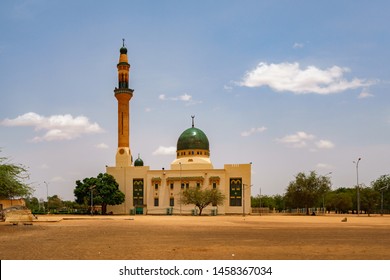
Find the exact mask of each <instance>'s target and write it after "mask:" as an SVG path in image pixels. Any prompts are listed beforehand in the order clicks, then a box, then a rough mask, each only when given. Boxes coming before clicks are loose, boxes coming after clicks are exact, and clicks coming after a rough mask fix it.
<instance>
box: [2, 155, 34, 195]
mask: <svg viewBox="0 0 390 280" xmlns="http://www.w3.org/2000/svg"><path fill="white" fill-rule="evenodd" d="M28 178H29V175H28V173H27V169H26V168H25V167H23V166H22V165H16V164H13V163H11V162H10V161H9V160H8V159H7V158H5V157H0V198H3V199H13V198H17V197H22V198H24V197H28V196H29V195H31V194H32V192H33V190H32V188H31V187H30V186H29V185H28V184H26V183H24V181H25V180H27V179H28Z"/></svg>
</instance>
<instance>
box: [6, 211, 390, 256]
mask: <svg viewBox="0 0 390 280" xmlns="http://www.w3.org/2000/svg"><path fill="white" fill-rule="evenodd" d="M342 218H344V216H302V217H298V216H246V217H245V218H244V217H242V216H217V217H208V216H204V217H193V216H94V217H89V216H39V218H38V222H34V223H33V225H22V224H19V225H17V226H14V225H11V224H9V223H5V222H1V223H0V244H1V245H0V259H2V260H12V259H13V260H26V259H39V260H52V259H59V260H85V259H88V260H100V259H103V260H104V259H111V260H130V259H138V260H152V259H165V260H171V259H181V260H194V259H202V260H209V259H214V260H217V259H220V260H231V259H239V260H244V259H259V260H261V259H263V260H267V259H268V260H286V259H287V260H290V259H293V260H345V259H347V260H369V259H382V260H390V217H389V216H384V217H380V216H376V217H367V216H360V217H356V216H355V217H353V216H348V221H347V222H341V220H342ZM60 219H62V220H60ZM54 220H57V221H54Z"/></svg>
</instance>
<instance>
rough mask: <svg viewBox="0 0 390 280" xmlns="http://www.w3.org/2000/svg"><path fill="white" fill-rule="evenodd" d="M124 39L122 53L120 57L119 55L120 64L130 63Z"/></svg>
mask: <svg viewBox="0 0 390 280" xmlns="http://www.w3.org/2000/svg"><path fill="white" fill-rule="evenodd" d="M122 40H123V45H122V47H121V48H120V50H119V51H120V53H121V55H120V57H119V64H121V63H122V64H123V63H125V64H129V61H128V59H127V48H126V47H125V39H122Z"/></svg>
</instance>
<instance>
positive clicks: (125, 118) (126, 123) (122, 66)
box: [114, 39, 134, 167]
mask: <svg viewBox="0 0 390 280" xmlns="http://www.w3.org/2000/svg"><path fill="white" fill-rule="evenodd" d="M117 67H118V88H115V90H114V92H115V97H116V99H117V100H118V150H117V152H116V166H122V167H123V166H130V165H131V164H132V162H133V160H132V156H131V151H130V104H129V103H130V99H131V98H132V97H133V92H134V90H133V89H130V88H129V74H130V64H129V62H128V59H127V49H126V47H125V39H123V46H122V47H121V49H120V57H119V63H118V64H117Z"/></svg>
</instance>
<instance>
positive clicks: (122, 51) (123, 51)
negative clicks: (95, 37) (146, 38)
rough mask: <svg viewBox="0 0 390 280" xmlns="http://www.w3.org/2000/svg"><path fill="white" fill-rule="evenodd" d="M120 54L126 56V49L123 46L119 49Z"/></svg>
mask: <svg viewBox="0 0 390 280" xmlns="http://www.w3.org/2000/svg"><path fill="white" fill-rule="evenodd" d="M120 52H121V54H127V49H126V47H125V46H123V47H121V49H120Z"/></svg>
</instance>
